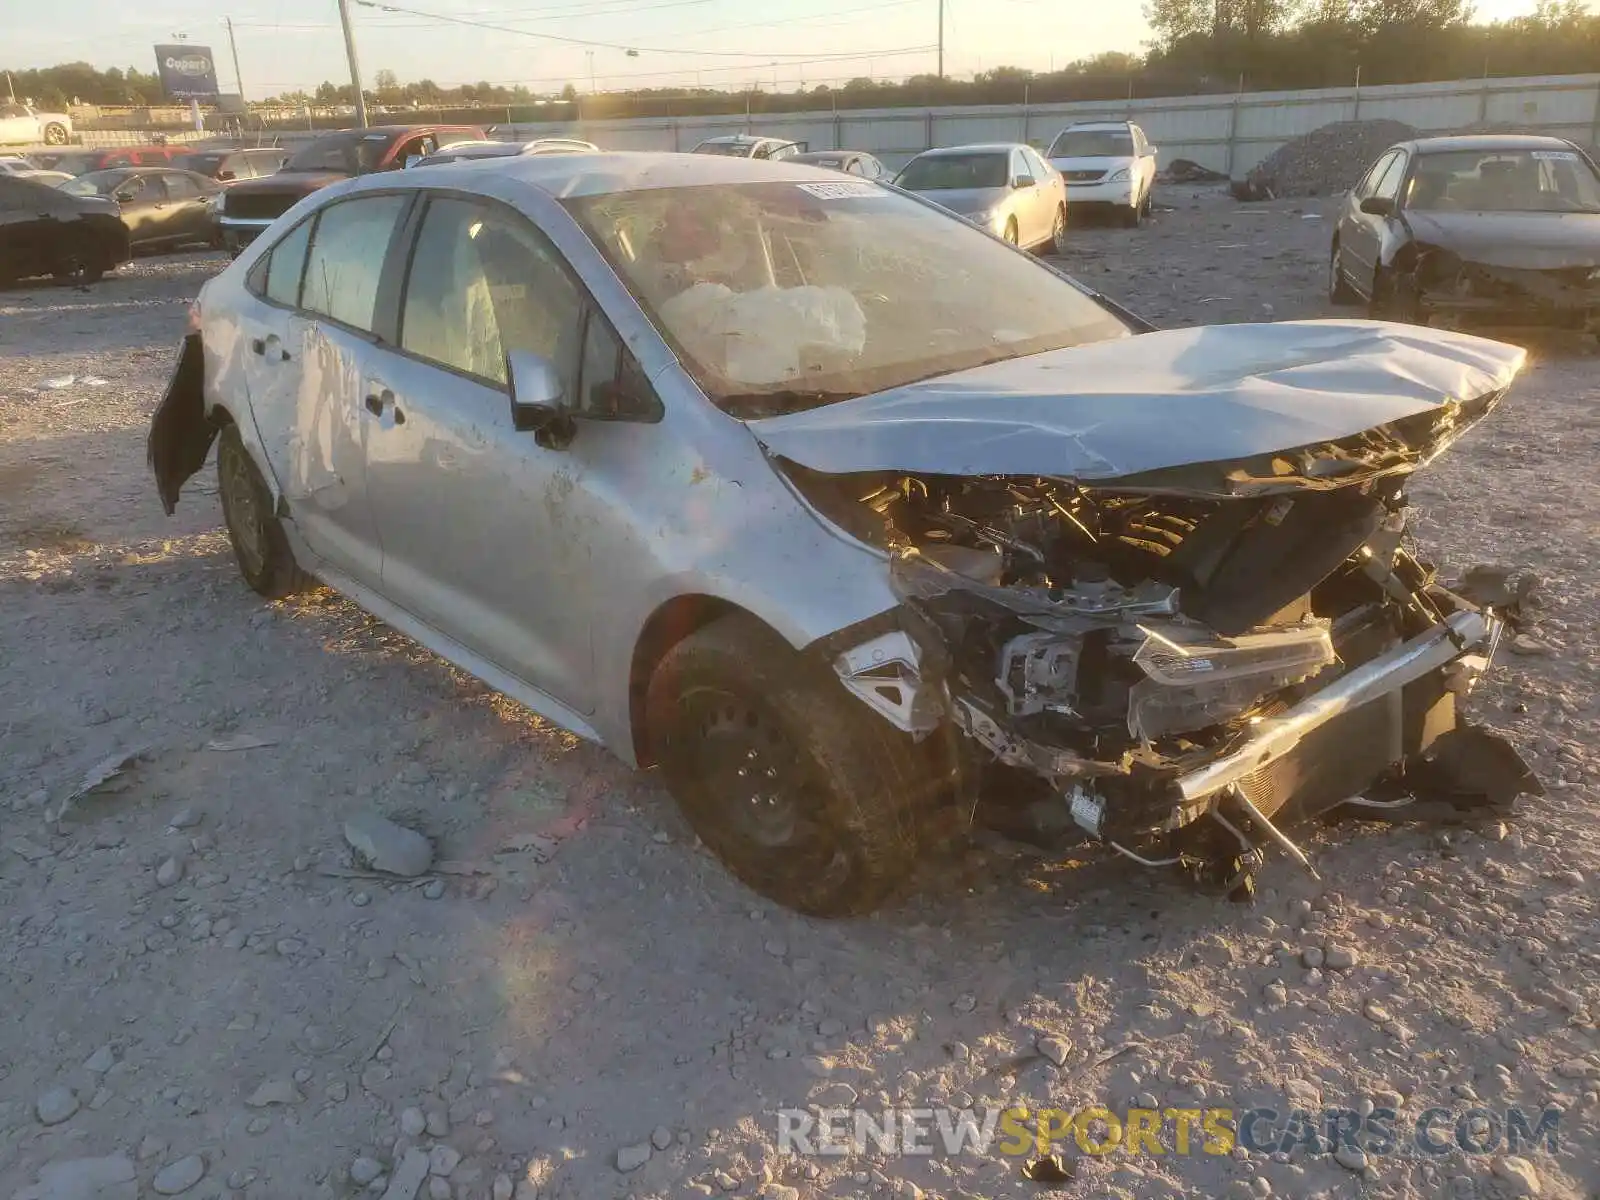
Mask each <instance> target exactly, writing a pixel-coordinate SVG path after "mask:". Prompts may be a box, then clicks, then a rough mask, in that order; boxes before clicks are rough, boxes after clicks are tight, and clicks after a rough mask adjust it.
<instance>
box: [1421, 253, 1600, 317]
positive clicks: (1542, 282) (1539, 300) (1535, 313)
mask: <svg viewBox="0 0 1600 1200" xmlns="http://www.w3.org/2000/svg"><path fill="white" fill-rule="evenodd" d="M1411 286H1412V287H1413V289H1414V290H1415V294H1416V296H1417V304H1418V307H1419V309H1420V315H1422V316H1423V317H1425V318H1430V317H1443V318H1445V319H1446V320H1448V321H1450V322H1451V323H1453V324H1456V325H1460V326H1479V327H1483V328H1498V329H1509V328H1518V327H1526V328H1550V329H1564V330H1570V331H1573V332H1579V333H1593V334H1600V267H1594V266H1575V267H1561V268H1553V269H1537V268H1530V267H1506V266H1496V265H1489V264H1484V263H1477V262H1472V261H1463V260H1462V259H1459V258H1457V257H1456V256H1454V255H1450V254H1446V253H1444V252H1441V251H1435V252H1433V253H1431V254H1425V255H1423V256H1422V258H1421V260H1420V261H1419V264H1418V267H1417V270H1416V272H1415V274H1414V276H1413V280H1412V284H1411Z"/></svg>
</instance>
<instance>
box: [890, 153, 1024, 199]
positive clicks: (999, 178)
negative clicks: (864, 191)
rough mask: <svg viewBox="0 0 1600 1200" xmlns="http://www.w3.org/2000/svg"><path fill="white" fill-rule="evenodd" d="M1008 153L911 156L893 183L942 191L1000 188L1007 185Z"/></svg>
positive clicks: (913, 189)
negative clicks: (912, 157)
mask: <svg viewBox="0 0 1600 1200" xmlns="http://www.w3.org/2000/svg"><path fill="white" fill-rule="evenodd" d="M1010 161H1011V156H1010V155H1009V154H1006V153H1004V152H996V151H992V150H991V151H988V152H986V153H983V154H927V155H924V156H923V157H921V158H914V159H912V160H911V161H910V162H909V163H907V164H906V169H905V170H904V171H901V172H900V178H898V179H896V180H895V183H897V184H899V185H900V186H901V187H903V188H905V189H906V191H908V192H942V191H955V190H959V189H964V188H1002V187H1005V185H1006V180H1007V178H1008V177H1009V175H1008V164H1009V163H1010Z"/></svg>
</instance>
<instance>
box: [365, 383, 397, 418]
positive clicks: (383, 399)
mask: <svg viewBox="0 0 1600 1200" xmlns="http://www.w3.org/2000/svg"><path fill="white" fill-rule="evenodd" d="M373 386H374V387H376V388H377V389H378V390H376V391H372V392H368V393H367V398H366V405H367V411H368V412H370V413H371V414H372V415H373V416H375V417H381V416H383V414H384V410H385V409H387V410H389V411H391V412H393V413H394V423H395V424H396V425H404V424H405V423H406V414H405V413H404V412H402V411H401V409H400V406H399V405H398V404H396V403H395V402H394V393H393V392H392V391H390V390H389V389H388V388H386V387H381V386H380V385H377V384H374V385H373Z"/></svg>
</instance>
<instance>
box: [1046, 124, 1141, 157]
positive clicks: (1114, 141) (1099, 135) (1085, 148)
mask: <svg viewBox="0 0 1600 1200" xmlns="http://www.w3.org/2000/svg"><path fill="white" fill-rule="evenodd" d="M1047 157H1049V158H1132V157H1133V134H1131V133H1129V132H1128V131H1127V130H1126V129H1064V130H1062V131H1061V132H1060V133H1058V134H1057V135H1056V140H1055V141H1054V142H1052V143H1051V144H1050V153H1049V155H1048V156H1047Z"/></svg>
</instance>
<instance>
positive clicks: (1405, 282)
mask: <svg viewBox="0 0 1600 1200" xmlns="http://www.w3.org/2000/svg"><path fill="white" fill-rule="evenodd" d="M1328 290H1329V294H1330V298H1331V299H1333V300H1334V301H1335V302H1336V303H1340V302H1358V301H1365V302H1366V303H1367V304H1368V305H1369V307H1370V309H1371V311H1372V314H1373V315H1374V316H1377V317H1384V318H1389V319H1400V320H1406V321H1412V322H1415V323H1418V324H1427V323H1428V322H1429V321H1431V320H1432V319H1434V318H1435V317H1438V318H1444V319H1448V320H1450V321H1451V322H1453V323H1456V324H1461V325H1468V324H1471V325H1478V326H1483V327H1491V328H1507V327H1516V326H1527V325H1539V326H1555V327H1558V328H1563V329H1573V330H1586V331H1588V332H1590V333H1593V334H1595V335H1596V336H1600V170H1597V169H1596V166H1595V163H1594V161H1593V160H1592V159H1591V158H1590V157H1589V156H1588V154H1586V153H1585V152H1584V151H1583V150H1581V149H1579V147H1577V146H1576V145H1574V144H1573V143H1571V142H1567V141H1563V140H1561V139H1560V138H1549V137H1531V136H1518V135H1495V136H1480V137H1440V138H1424V139H1421V140H1418V141H1413V142H1402V143H1400V144H1399V145H1396V146H1393V147H1391V148H1390V149H1388V150H1387V151H1385V152H1384V153H1383V155H1382V156H1380V157H1379V159H1378V161H1377V162H1376V163H1374V164H1373V166H1372V168H1371V170H1369V171H1368V172H1367V174H1366V175H1365V176H1364V177H1363V178H1362V180H1361V182H1360V183H1358V184H1357V185H1356V187H1355V188H1354V189H1353V190H1352V191H1351V192H1350V193H1349V195H1347V196H1346V197H1345V200H1344V204H1343V206H1342V207H1341V209H1340V212H1339V222H1338V227H1337V228H1336V229H1335V231H1334V236H1333V246H1332V251H1331V253H1330V255H1329V268H1328Z"/></svg>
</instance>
